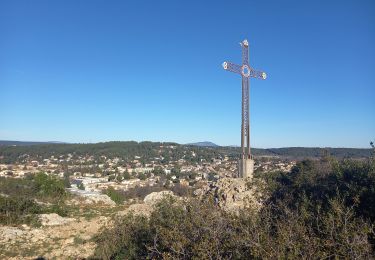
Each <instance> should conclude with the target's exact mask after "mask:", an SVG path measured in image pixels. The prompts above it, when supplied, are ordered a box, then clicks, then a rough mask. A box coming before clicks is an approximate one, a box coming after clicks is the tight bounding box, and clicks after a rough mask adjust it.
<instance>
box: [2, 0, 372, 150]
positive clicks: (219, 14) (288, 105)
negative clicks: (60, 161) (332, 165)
mask: <svg viewBox="0 0 375 260" xmlns="http://www.w3.org/2000/svg"><path fill="white" fill-rule="evenodd" d="M244 38H247V39H248V40H249V42H250V62H251V65H252V66H253V67H254V68H257V69H262V70H264V71H266V72H267V75H268V78H267V80H265V81H261V80H256V79H253V80H251V83H250V84H251V105H250V106H251V129H252V132H251V138H252V139H251V142H252V145H253V146H255V147H265V148H266V147H285V146H314V147H315V146H332V147H369V145H368V144H369V142H370V140H374V139H375V1H373V0H368V1H365V0H360V1H354V0H353V1H345V0H339V1H323V0H321V1H297V0H296V1H289V0H286V1H278V0H275V1H270V0H268V1H193V0H191V1H176V0H174V1H162V0H161V1H142V0H140V1H104V0H102V1H97V0H90V1H89V0H86V1H83V0H74V1H73V0H72V1H62V0H61V1H49V0H46V1H40V0H35V1H17V0H9V1H3V0H2V1H0V100H1V101H0V139H2V140H28V141H66V142H99V141H109V140H136V141H142V140H150V141H175V142H179V143H187V142H195V141H204V140H209V141H212V142H215V143H217V144H220V145H238V144H239V143H240V109H241V104H240V101H241V79H240V77H239V76H238V75H235V74H232V73H229V72H226V71H224V70H223V69H222V67H221V63H222V62H223V61H225V60H229V61H233V62H236V63H238V62H240V60H241V49H240V45H239V44H238V43H239V42H240V41H241V40H243V39H244Z"/></svg>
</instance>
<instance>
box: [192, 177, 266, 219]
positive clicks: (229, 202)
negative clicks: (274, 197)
mask: <svg viewBox="0 0 375 260" xmlns="http://www.w3.org/2000/svg"><path fill="white" fill-rule="evenodd" d="M195 195H196V196H199V197H202V196H211V197H212V198H213V199H214V201H215V203H216V204H217V205H218V206H219V207H221V208H223V209H224V210H227V211H232V212H236V211H238V210H239V209H243V208H252V209H254V210H257V209H259V208H260V207H261V205H262V203H261V193H260V190H259V187H258V185H255V183H254V182H253V181H252V180H250V179H243V178H221V179H219V180H218V181H217V182H214V183H211V184H209V185H207V186H206V187H204V188H202V189H200V190H197V191H196V192H195Z"/></svg>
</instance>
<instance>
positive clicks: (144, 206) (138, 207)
mask: <svg viewBox="0 0 375 260" xmlns="http://www.w3.org/2000/svg"><path fill="white" fill-rule="evenodd" d="M167 197H173V198H179V197H177V196H176V195H174V193H173V192H172V191H160V192H152V193H150V194H148V195H147V196H146V197H145V198H144V199H143V203H136V204H132V205H130V206H129V208H127V209H126V210H123V211H120V212H118V213H117V216H124V215H126V214H128V213H133V214H134V215H144V216H146V217H149V216H150V215H151V213H152V211H153V210H154V207H155V205H156V204H157V203H158V202H160V201H161V200H162V199H164V198H167Z"/></svg>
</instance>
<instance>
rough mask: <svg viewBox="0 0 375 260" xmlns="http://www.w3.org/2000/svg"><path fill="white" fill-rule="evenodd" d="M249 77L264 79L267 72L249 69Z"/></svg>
mask: <svg viewBox="0 0 375 260" xmlns="http://www.w3.org/2000/svg"><path fill="white" fill-rule="evenodd" d="M250 77H252V78H257V79H266V78H267V74H266V73H265V72H263V71H259V70H254V69H250Z"/></svg>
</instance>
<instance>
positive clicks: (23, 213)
mask: <svg viewBox="0 0 375 260" xmlns="http://www.w3.org/2000/svg"><path fill="white" fill-rule="evenodd" d="M40 213H42V207H41V206H39V205H38V204H36V203H35V202H34V201H33V200H32V199H27V198H14V197H3V196H0V224H4V225H18V224H22V223H26V224H37V223H38V218H37V217H36V215H35V214H40Z"/></svg>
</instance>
